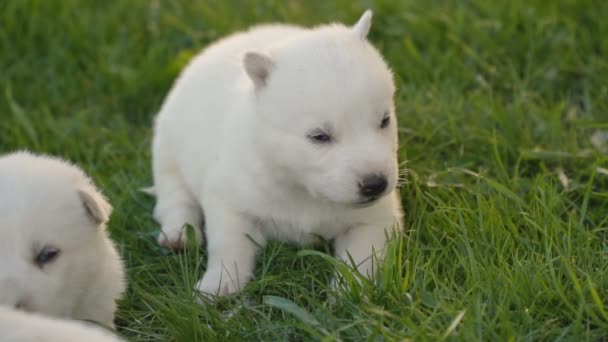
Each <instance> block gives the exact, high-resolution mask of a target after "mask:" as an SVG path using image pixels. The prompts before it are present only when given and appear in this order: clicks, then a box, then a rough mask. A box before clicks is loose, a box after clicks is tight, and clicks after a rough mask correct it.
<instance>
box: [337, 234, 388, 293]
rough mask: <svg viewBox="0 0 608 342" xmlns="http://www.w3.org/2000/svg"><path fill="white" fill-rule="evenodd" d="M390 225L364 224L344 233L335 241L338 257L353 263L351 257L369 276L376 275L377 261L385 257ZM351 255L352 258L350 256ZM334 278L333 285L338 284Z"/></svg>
mask: <svg viewBox="0 0 608 342" xmlns="http://www.w3.org/2000/svg"><path fill="white" fill-rule="evenodd" d="M389 228H390V227H387V228H386V231H385V229H384V228H383V227H379V226H372V225H362V226H357V227H353V228H351V229H349V230H348V231H346V232H345V233H344V234H341V235H339V236H337V237H336V240H335V242H334V247H335V253H336V257H338V258H340V259H342V260H343V261H344V262H346V263H347V264H349V265H350V264H351V262H350V258H352V260H353V261H354V263H355V266H357V270H358V271H359V273H361V274H362V275H364V276H367V277H369V278H371V277H373V276H374V275H375V272H376V270H377V265H375V264H376V262H377V261H381V260H382V259H383V257H384V247H385V245H386V238H387V233H388V234H390V233H389V232H390V231H391V230H390V229H389ZM349 255H350V258H349ZM335 280H336V279H334V284H333V286H335V285H336V283H335Z"/></svg>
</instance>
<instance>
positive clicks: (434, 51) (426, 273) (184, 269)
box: [0, 0, 608, 341]
mask: <svg viewBox="0 0 608 342" xmlns="http://www.w3.org/2000/svg"><path fill="white" fill-rule="evenodd" d="M249 3H255V4H249ZM366 7H371V8H372V9H373V10H374V11H375V16H374V24H373V26H372V32H371V34H370V39H371V41H372V42H373V43H374V44H375V45H376V46H377V47H378V48H379V49H380V50H381V51H382V53H383V54H384V55H385V56H386V59H387V60H388V62H389V64H390V65H391V66H392V68H393V70H394V72H395V78H396V81H397V84H398V88H399V90H398V93H397V95H396V103H397V108H398V113H399V126H400V128H401V149H400V158H401V160H409V162H408V164H407V165H408V167H409V168H411V170H412V172H411V174H410V177H409V184H407V185H406V186H405V187H403V188H402V193H401V194H402V199H403V204H404V207H405V211H406V219H405V220H406V227H407V228H406V230H407V235H406V236H404V237H401V238H399V239H395V241H394V242H393V243H392V244H391V245H390V246H389V247H390V252H389V257H388V258H387V261H386V263H385V267H384V269H383V270H382V273H381V276H380V277H379V279H378V280H377V282H376V283H375V284H369V283H365V284H364V286H363V287H362V288H358V287H357V286H353V288H352V290H351V291H348V292H344V293H337V294H336V293H332V292H331V291H330V290H329V288H328V286H327V284H328V281H329V279H330V277H331V274H332V272H333V270H334V264H333V263H332V260H331V259H328V258H327V257H324V254H323V253H325V252H328V250H327V246H321V247H320V248H319V249H317V252H314V253H312V252H301V250H298V249H297V248H294V247H292V246H287V245H283V244H279V243H275V244H272V245H271V246H269V247H268V248H266V249H265V250H264V251H263V252H262V253H261V254H260V256H259V259H258V267H257V271H256V275H257V280H256V281H255V282H253V283H251V284H250V285H249V286H248V287H247V288H246V289H245V290H244V291H243V293H242V294H240V295H237V296H234V297H230V298H225V299H221V300H219V301H218V302H217V303H215V304H207V305H198V304H195V302H194V297H193V295H192V291H191V289H192V287H193V284H194V282H195V281H196V280H197V278H198V277H200V275H201V273H202V271H203V265H204V262H202V260H201V258H199V257H198V254H199V253H201V254H202V255H204V251H201V252H199V251H197V250H191V251H190V252H188V253H186V254H183V255H175V254H172V253H170V252H168V251H166V250H163V249H160V248H159V247H158V246H157V244H156V241H155V235H156V233H157V232H158V226H157V225H156V224H155V223H154V221H153V219H152V218H151V211H152V207H153V200H152V199H150V198H147V197H146V196H145V195H144V194H142V193H139V192H138V191H137V189H138V188H140V187H142V186H146V185H149V184H150V183H151V174H150V148H149V146H150V138H151V133H152V132H151V123H152V118H153V116H154V113H155V111H156V110H158V108H159V105H160V103H161V101H162V100H163V96H164V95H165V94H166V92H167V90H168V89H169V87H170V86H171V83H172V80H173V79H174V78H175V77H176V76H177V73H178V72H179V70H180V68H181V67H182V66H183V65H184V63H185V62H186V61H187V60H188V58H189V57H190V56H192V55H193V54H194V53H196V51H198V50H199V49H200V48H202V47H203V46H205V45H206V44H207V43H209V42H211V41H212V40H214V39H216V38H218V37H221V36H223V35H225V34H227V33H230V32H232V31H235V30H239V29H242V28H245V27H247V26H248V25H250V24H253V23H259V22H264V21H266V22H267V21H289V22H293V23H299V24H303V25H313V24H318V23H323V22H328V21H332V20H339V21H346V22H354V21H355V20H356V19H357V18H358V16H359V15H360V13H361V12H362V10H363V9H364V8H366ZM607 14H608V3H607V2H605V1H599V0H598V1H592V0H589V1H586V0H580V1H575V0H560V1H542V0H532V1H524V0H511V1H484V0H468V1H457V0H450V1H439V0H431V1H422V0H420V1H415V0H411V1H390V0H384V1H364V0H361V1H354V2H351V1H345V0H340V1H311V2H308V1H306V2H305V1H271V0H266V1H255V2H247V3H246V2H245V1H242V2H239V1H219V0H218V1H188V0H179V1H177V0H173V1H144V0H138V1H118V0H114V1H86V2H85V1H76V0H65V1H58V0H57V1H54V0H38V1H29V0H27V1H26V0H20V1H17V0H15V1H2V2H0V88H1V89H0V90H1V93H0V152H8V151H13V150H17V149H31V150H33V151H37V152H46V153H52V154H56V155H59V156H63V157H65V158H68V159H70V160H73V161H75V162H77V163H78V164H79V165H81V166H82V167H83V168H84V169H85V170H86V171H87V172H88V173H90V174H91V175H92V177H93V178H94V179H95V181H96V182H97V184H98V185H99V186H100V187H101V188H102V189H104V191H105V193H106V194H107V195H108V196H109V198H110V199H111V201H112V203H113V205H114V207H115V208H116V210H115V212H114V214H113V217H112V220H111V224H110V230H111V233H112V236H113V238H114V239H115V240H116V241H117V242H118V244H119V246H120V251H121V253H122V255H123V256H124V259H125V261H126V263H127V265H128V269H129V280H130V287H129V291H128V293H127V295H126V296H125V298H124V299H123V300H122V301H121V304H120V310H119V312H118V318H117V324H118V327H119V332H120V333H121V334H122V335H123V336H125V337H127V338H129V339H131V340H134V341H154V340H159V341H174V340H175V341H177V340H179V341H192V340H260V339H262V340H326V341H328V340H343V341H346V340H393V339H402V338H412V339H413V340H417V341H419V340H433V341H434V340H444V339H445V340H467V341H470V340H486V341H492V340H512V341H514V340H574V341H581V340H601V339H606V338H608V243H607V242H606V238H607V236H608V231H607V230H608V175H607V174H606V173H605V172H602V169H601V168H604V169H606V168H608V156H607V154H606V152H607V151H606V149H607V148H608V143H607V142H606V141H605V139H604V141H603V143H602V141H601V140H602V139H597V138H598V137H600V138H601V134H605V135H604V137H608V134H607V133H606V132H608V38H607V37H608V20H607V19H606V18H607V17H606V15H607ZM598 132H599V133H598ZM594 134H595V136H594ZM593 136H594V137H595V138H596V140H594V141H596V142H595V144H594V143H592V139H591V137H593ZM602 149H603V150H602ZM560 175H561V179H562V181H560ZM564 176H565V177H567V179H568V184H567V186H565V185H564V182H563V180H564V179H565V178H564ZM345 274H346V275H347V276H348V275H350V274H349V272H348V271H345Z"/></svg>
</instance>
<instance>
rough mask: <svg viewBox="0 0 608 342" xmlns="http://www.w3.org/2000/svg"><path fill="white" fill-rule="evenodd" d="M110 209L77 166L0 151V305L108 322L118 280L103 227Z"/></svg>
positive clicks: (118, 264)
mask: <svg viewBox="0 0 608 342" xmlns="http://www.w3.org/2000/svg"><path fill="white" fill-rule="evenodd" d="M110 212H111V207H110V205H109V204H108V202H107V201H106V200H105V198H104V197H103V196H102V195H101V194H100V193H99V192H98V191H97V189H96V188H95V186H94V185H93V184H92V182H91V180H90V179H89V178H88V177H87V176H86V175H85V174H84V173H83V172H82V171H81V170H80V169H79V168H77V167H75V166H73V165H69V164H67V163H66V162H64V161H62V160H59V159H56V158H51V157H44V156H35V155H32V154H30V153H27V152H18V153H13V154H9V155H5V156H2V157H0V289H1V290H0V305H4V306H10V307H14V308H18V309H21V310H24V311H33V312H39V313H42V314H45V315H50V316H57V317H66V318H76V319H87V320H92V321H96V322H99V323H101V324H104V325H107V326H113V318H114V311H115V310H116V300H117V299H118V298H119V297H120V295H121V294H122V293H123V292H124V290H125V280H124V270H123V265H122V261H121V259H120V257H119V255H118V253H117V251H116V249H115V247H114V244H113V243H112V241H110V239H109V238H108V234H107V232H106V230H105V224H106V222H107V220H108V218H109V215H110Z"/></svg>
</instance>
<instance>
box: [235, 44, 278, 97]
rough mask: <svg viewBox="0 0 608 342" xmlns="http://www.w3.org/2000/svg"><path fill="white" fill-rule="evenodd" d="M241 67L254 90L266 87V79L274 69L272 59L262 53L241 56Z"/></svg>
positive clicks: (249, 53) (251, 52)
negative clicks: (251, 82)
mask: <svg viewBox="0 0 608 342" xmlns="http://www.w3.org/2000/svg"><path fill="white" fill-rule="evenodd" d="M243 67H244V68H245V71H246V72H247V75H248V76H249V78H250V79H251V80H252V81H253V84H254V85H255V88H256V89H259V88H262V87H263V86H265V85H266V82H267V81H268V77H269V76H270V73H271V72H272V69H274V62H273V61H272V59H271V58H270V57H269V56H267V55H265V54H262V53H259V52H253V51H249V52H247V53H245V56H243Z"/></svg>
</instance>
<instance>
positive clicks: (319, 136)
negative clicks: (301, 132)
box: [308, 131, 331, 144]
mask: <svg viewBox="0 0 608 342" xmlns="http://www.w3.org/2000/svg"><path fill="white" fill-rule="evenodd" d="M308 139H310V140H311V141H312V142H314V143H316V144H327V143H329V142H331V136H330V135H329V134H327V133H325V132H323V131H316V132H313V133H311V134H309V135H308Z"/></svg>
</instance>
